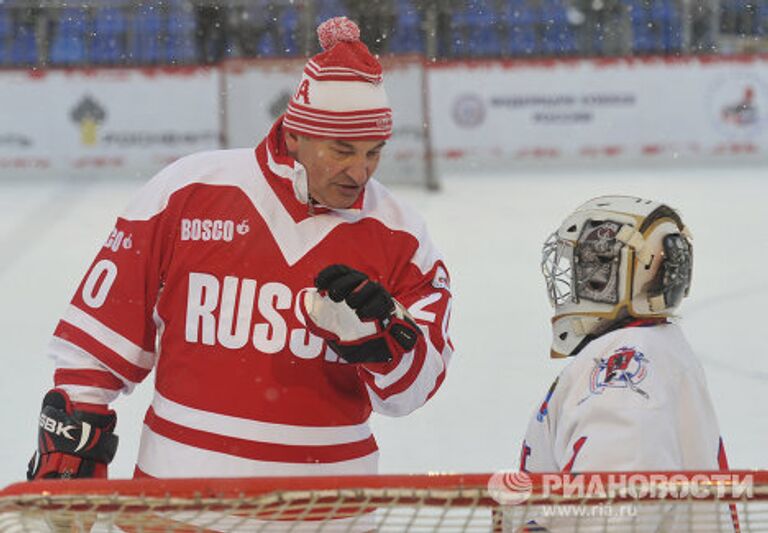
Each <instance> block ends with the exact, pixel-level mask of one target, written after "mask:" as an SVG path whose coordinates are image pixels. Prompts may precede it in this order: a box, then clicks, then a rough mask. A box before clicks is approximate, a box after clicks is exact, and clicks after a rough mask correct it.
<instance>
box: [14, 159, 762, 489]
mask: <svg viewBox="0 0 768 533" xmlns="http://www.w3.org/2000/svg"><path fill="white" fill-rule="evenodd" d="M138 187H139V183H138V182H117V183H114V182H110V181H109V180H107V179H104V180H100V181H58V182H55V183H54V182H52V181H48V182H41V183H34V182H33V183H24V182H19V181H16V182H0V305H1V306H2V307H0V339H2V342H3V358H2V361H3V365H2V371H0V417H1V418H0V427H1V428H2V432H3V433H2V440H1V441H0V442H1V444H0V453H1V454H2V461H0V485H6V484H9V483H11V482H14V481H18V480H21V479H22V478H23V476H24V471H25V468H26V463H27V460H28V459H29V456H30V454H31V452H32V449H33V447H34V444H35V436H36V428H35V421H36V418H37V415H38V412H39V406H40V401H41V399H42V397H43V394H44V393H45V391H46V390H47V389H48V388H49V387H50V386H51V383H52V371H53V368H52V363H51V361H50V360H48V359H47V358H46V357H45V356H44V355H43V354H44V350H45V346H46V344H47V342H48V339H49V337H50V334H51V332H52V331H53V329H54V327H55V324H56V321H57V320H58V317H59V315H60V314H61V313H62V312H63V310H64V309H65V307H66V305H67V304H68V302H69V299H70V296H71V294H72V292H73V291H74V290H75V288H76V286H77V284H78V283H79V281H80V278H81V276H82V275H83V273H84V272H85V269H86V268H87V266H88V265H89V264H90V262H91V260H92V258H93V256H94V255H95V253H96V252H97V250H98V248H99V246H100V245H101V244H102V243H103V242H104V239H105V238H106V237H107V235H108V233H109V231H110V229H111V228H112V223H113V219H114V217H115V216H116V215H117V214H118V212H119V211H120V210H121V209H122V208H123V206H124V205H125V204H126V202H127V201H128V199H129V198H130V196H131V195H132V193H133V192H134V191H135V190H136V189H137V188H138ZM396 194H398V195H399V196H401V197H402V198H404V199H405V200H406V201H408V202H409V203H411V204H412V205H413V206H415V207H416V208H417V209H418V210H419V211H420V212H421V213H422V214H423V216H424V217H425V218H426V219H427V222H428V224H429V227H430V229H431V233H432V236H433V239H434V240H435V241H436V242H437V243H438V245H439V246H440V248H441V249H442V250H443V252H444V254H445V256H446V259H447V263H448V266H449V268H450V270H451V274H452V278H453V289H454V293H455V302H454V306H453V309H454V311H453V322H452V336H453V340H454V343H455V346H456V350H457V351H456V355H455V356H454V359H453V362H452V364H451V367H450V369H449V373H448V378H447V379H446V382H445V384H444V385H443V388H442V390H441V391H440V392H439V393H438V394H437V396H436V397H435V398H434V399H433V400H432V401H431V402H430V403H429V404H428V405H427V406H425V407H424V408H422V409H421V410H419V411H417V412H416V413H413V414H412V415H410V416H408V417H406V418H399V419H386V418H383V417H376V418H375V419H374V421H373V425H374V430H375V433H376V436H377V439H378V441H379V445H380V447H381V470H382V472H384V473H396V472H397V473H417V472H427V471H453V472H489V471H494V470H497V469H502V468H512V467H514V466H515V465H516V461H517V456H518V450H519V445H520V441H521V439H522V436H523V433H524V431H525V427H526V424H527V421H528V418H529V416H530V414H531V412H532V410H533V409H534V408H535V407H536V406H537V405H538V403H539V402H540V401H541V399H542V398H543V395H544V393H545V392H546V389H547V387H548V386H549V384H550V382H551V381H552V379H553V378H554V376H555V375H556V374H557V373H558V371H559V370H560V369H561V368H563V365H564V364H565V363H564V362H562V361H551V360H549V359H548V357H547V354H548V349H549V334H550V333H549V314H550V310H549V306H548V303H547V300H546V296H545V291H544V288H543V280H542V279H541V276H540V273H539V259H540V249H541V244H542V242H543V240H544V239H545V237H546V236H547V235H548V234H549V232H550V231H552V230H553V229H554V228H555V227H556V226H557V224H558V223H559V222H560V220H561V219H562V218H563V217H564V216H565V215H566V214H567V213H569V212H570V211H571V210H572V209H573V208H574V207H576V206H577V205H578V204H580V203H581V202H582V201H584V200H587V199H589V198H590V197H593V196H596V195H600V194H636V195H641V196H647V197H651V198H654V199H659V200H663V201H666V202H668V203H669V204H670V205H672V206H675V207H677V208H678V209H679V210H680V211H681V212H682V214H683V218H684V220H685V221H686V222H687V223H688V225H689V226H690V228H691V229H692V231H693V233H694V249H695V262H694V283H693V288H692V294H691V297H690V298H689V299H688V300H687V301H686V302H685V303H684V304H683V306H682V308H681V314H682V315H683V319H682V321H681V323H682V326H683V329H684V330H685V332H686V333H687V336H688V338H689V340H690V342H691V344H692V345H693V347H694V349H695V350H696V351H697V352H698V353H699V354H700V356H701V358H702V360H703V363H704V367H705V370H706V372H707V377H708V380H709V384H710V389H711V393H712V396H713V398H714V402H715V407H716V409H717V413H718V415H719V417H720V424H721V430H722V434H723V436H724V438H725V442H726V447H727V450H728V453H729V457H730V460H731V466H732V467H736V468H757V467H762V468H768V458H766V454H765V446H766V444H768V410H766V409H765V406H764V404H763V403H762V402H764V401H766V397H765V393H766V391H767V390H768V387H767V385H768V354H767V353H766V352H768V346H767V344H768V343H766V342H765V340H764V338H765V333H764V332H765V329H763V328H765V327H766V325H765V318H764V316H765V315H764V312H765V310H764V309H763V308H762V307H761V305H762V304H763V303H765V301H766V299H768V279H766V274H765V272H766V266H767V265H766V259H767V258H768V233H766V228H767V227H768V211H767V210H766V205H765V204H766V199H768V168H764V167H763V168H756V167H751V168H748V167H741V168H736V167H734V168H727V167H716V168H712V167H710V168H706V169H703V168H686V169H676V170H669V169H667V170H653V171H651V170H647V169H646V170H642V169H634V170H629V169H622V170H607V169H603V170H593V171H586V170H582V171H573V172H562V171H555V170H550V171H543V172H542V171H539V172H532V171H520V170H518V171H509V172H508V173H507V174H506V175H503V174H487V173H485V174H483V173H481V172H479V171H476V172H471V173H466V174H464V175H456V176H449V177H446V178H445V179H444V190H443V191H442V192H440V193H438V194H430V193H427V192H426V191H421V190H413V189H397V190H396ZM150 380H151V378H148V380H147V382H145V383H143V384H142V385H141V386H139V387H138V388H137V390H136V391H135V392H134V393H133V394H132V395H131V396H128V397H123V398H121V399H120V400H119V401H118V402H117V403H116V404H115V408H116V409H117V411H118V417H119V418H118V420H119V422H118V433H119V435H120V448H119V450H118V455H117V458H116V459H115V462H114V463H113V466H112V469H111V473H112V476H113V477H130V476H131V474H132V471H133V464H134V460H135V456H136V450H137V447H138V442H139V433H140V428H141V421H142V418H143V415H144V411H145V409H146V407H147V405H148V403H149V401H150V398H151V392H152V390H151V389H152V386H151V383H150ZM212 393H215V392H214V391H212Z"/></svg>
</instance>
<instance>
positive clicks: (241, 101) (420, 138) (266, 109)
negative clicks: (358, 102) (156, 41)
mask: <svg viewBox="0 0 768 533" xmlns="http://www.w3.org/2000/svg"><path fill="white" fill-rule="evenodd" d="M303 68H304V60H303V59H300V60H282V59H281V60H268V59H264V60H253V61H230V62H227V63H225V64H224V66H223V70H222V72H223V75H224V80H225V81H224V86H225V88H226V93H225V94H226V98H225V109H226V110H225V116H226V119H225V136H226V139H227V145H228V146H230V147H232V148H236V147H247V146H255V145H256V144H257V143H258V142H259V141H260V140H261V138H262V137H263V136H264V135H265V134H266V132H268V131H269V129H270V127H271V126H272V124H273V123H274V122H275V120H277V118H278V117H279V116H280V115H281V114H282V113H283V112H284V111H285V109H286V106H287V105H288V100H289V99H290V98H291V96H292V95H293V94H294V92H295V91H296V88H297V86H298V82H299V80H300V79H301V73H302V69H303ZM383 68H384V86H385V87H386V90H387V96H388V98H389V104H390V107H392V120H393V129H392V137H391V138H390V139H389V140H388V141H387V146H386V148H385V149H384V151H383V152H382V158H381V163H380V166H379V169H378V170H377V172H376V177H377V179H379V180H381V181H383V182H385V183H393V182H396V183H415V184H421V183H423V180H424V179H425V178H424V175H425V170H424V156H425V153H426V144H425V139H424V131H423V115H424V112H423V107H424V106H423V95H422V85H423V65H422V63H421V61H420V60H418V59H402V60H401V59H396V60H394V59H393V60H387V61H383ZM310 98H311V95H310Z"/></svg>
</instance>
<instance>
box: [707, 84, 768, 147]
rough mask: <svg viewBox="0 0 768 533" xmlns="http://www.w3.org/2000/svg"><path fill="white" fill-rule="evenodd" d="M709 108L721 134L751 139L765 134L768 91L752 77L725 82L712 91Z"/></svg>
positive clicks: (767, 115) (767, 113)
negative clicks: (761, 133) (759, 134)
mask: <svg viewBox="0 0 768 533" xmlns="http://www.w3.org/2000/svg"><path fill="white" fill-rule="evenodd" d="M710 107H711V111H710V113H711V115H712V118H713V120H714V123H715V125H716V127H717V129H718V130H720V131H721V132H722V133H724V134H725V135H728V136H729V137H740V138H743V137H752V136H754V135H756V134H758V133H760V132H761V131H762V129H763V127H764V126H765V123H766V119H767V117H768V88H767V87H766V85H765V84H764V83H763V82H762V81H761V80H759V79H757V78H754V77H751V76H741V77H733V78H729V79H725V80H722V81H721V82H720V83H719V84H717V85H716V87H715V88H714V90H713V91H712V96H711V103H710Z"/></svg>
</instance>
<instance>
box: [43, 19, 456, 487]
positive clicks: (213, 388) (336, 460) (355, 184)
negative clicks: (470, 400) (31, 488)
mask: <svg viewBox="0 0 768 533" xmlns="http://www.w3.org/2000/svg"><path fill="white" fill-rule="evenodd" d="M318 34H319V36H320V40H321V44H322V45H323V47H324V51H323V52H321V53H320V54H318V55H316V56H315V57H313V58H312V59H310V60H309V62H308V63H307V65H306V67H305V69H304V74H303V76H302V79H301V81H300V83H299V85H298V86H297V89H296V92H295V94H294V95H293V97H292V99H291V101H290V104H289V106H288V109H287V110H286V113H285V114H284V115H283V116H282V117H280V118H279V119H278V120H277V122H276V123H275V124H274V125H273V127H272V129H271V131H270V132H269V134H268V135H267V136H266V137H265V138H264V139H263V140H262V142H261V143H260V144H259V145H258V147H256V149H255V151H254V150H253V149H236V150H221V151H212V152H205V153H198V154H194V155H191V156H188V157H184V158H182V159H179V160H178V161H176V162H175V163H173V164H171V165H170V166H168V167H167V168H165V169H163V170H162V171H161V172H159V173H158V174H157V175H156V176H155V177H154V178H153V179H152V180H151V181H150V182H148V183H147V184H146V185H145V186H144V187H143V188H142V189H141V190H140V192H139V193H138V195H137V196H136V198H135V199H134V200H133V201H132V202H131V203H130V205H129V206H128V207H127V209H126V210H125V211H124V213H123V214H122V215H121V216H120V217H119V218H118V220H117V223H116V226H115V228H114V229H113V230H112V232H111V234H110V235H109V238H108V240H107V241H106V243H105V245H104V247H103V248H102V249H101V251H100V253H99V254H98V255H97V257H96V259H95V260H94V262H93V264H92V266H91V267H90V269H89V270H88V272H87V273H86V275H85V277H84V279H83V281H82V283H81V284H80V286H79V288H78V289H77V292H76V293H75V295H74V297H73V299H72V301H71V304H70V305H69V307H68V309H67V311H66V312H65V313H64V316H63V317H62V319H61V321H60V322H59V324H58V326H57V328H56V331H55V333H54V337H53V340H52V342H51V348H50V353H51V355H52V356H53V358H54V359H55V362H56V372H55V376H54V381H55V388H54V389H52V390H51V391H50V392H49V393H48V394H47V395H46V396H45V399H44V401H43V409H42V414H41V418H40V432H39V442H38V450H37V453H36V454H35V456H34V457H33V460H32V461H31V462H30V467H29V472H28V477H29V478H30V479H41V478H65V477H73V478H76V477H106V475H107V465H108V464H109V462H110V460H111V459H112V457H113V456H114V454H115V451H116V448H117V437H116V436H115V435H114V433H113V431H114V428H115V422H116V417H115V413H114V412H113V411H111V410H110V409H109V408H108V405H109V403H111V402H112V401H113V400H114V399H115V398H116V397H117V396H118V395H119V394H120V393H121V392H126V393H127V392H130V391H131V389H132V388H133V387H134V386H135V385H136V384H138V383H139V382H140V381H142V380H143V379H144V378H145V377H146V376H147V375H148V374H149V373H150V371H151V370H152V369H155V371H156V379H155V396H154V399H153V401H152V405H151V406H150V407H149V409H148V410H147V414H146V417H145V420H144V428H143V433H142V438H141V446H140V450H139V456H138V460H137V464H136V470H135V475H136V476H144V477H161V478H166V477H246V476H274V475H289V476H290V475H344V474H374V473H376V472H377V463H378V448H377V445H376V441H375V439H374V437H373V435H372V434H371V430H370V427H369V425H368V418H369V416H370V414H371V412H372V411H376V412H378V413H382V414H385V415H390V416H402V415H405V414H408V413H410V412H411V411H413V410H414V409H416V408H418V407H420V406H421V405H422V404H424V403H425V402H426V401H427V400H428V399H429V398H430V397H431V396H432V395H433V394H434V393H435V391H436V390H437V389H438V388H439V386H440V384H441V383H442V381H443V378H444V376H445V370H446V366H447V364H448V361H449V359H450V356H451V353H452V346H451V343H450V340H449V338H448V333H447V329H448V319H449V314H450V302H451V294H450V288H449V277H448V272H447V269H446V267H445V265H444V264H443V261H442V258H441V256H440V254H439V252H438V251H437V249H436V248H435V247H434V245H433V244H432V242H431V241H430V238H429V236H428V234H427V232H426V228H425V225H424V223H423V221H422V220H421V219H420V218H419V217H418V216H417V215H416V214H415V213H413V212H412V211H411V210H409V209H407V208H406V207H405V206H403V205H402V204H400V203H399V202H398V201H397V200H396V199H395V198H394V197H393V196H392V195H391V194H390V193H389V192H388V191H387V190H386V189H385V188H384V187H383V186H382V185H381V184H379V183H378V182H376V181H375V180H371V176H372V175H373V174H374V172H375V170H376V167H377V164H378V161H379V154H380V153H381V150H382V149H383V147H384V144H385V142H386V139H387V138H388V137H389V136H390V134H391V128H392V120H391V110H390V108H389V107H388V104H387V98H386V93H385V91H384V86H383V83H382V69H381V65H380V64H379V63H378V61H377V60H376V59H375V58H374V57H373V56H372V55H371V54H370V53H369V51H368V49H367V48H366V47H365V45H364V44H363V43H362V42H360V40H359V31H358V29H357V27H356V26H355V25H354V23H352V22H351V21H349V20H347V19H345V18H339V19H331V20H330V21H327V22H326V23H324V24H323V25H321V26H320V28H318Z"/></svg>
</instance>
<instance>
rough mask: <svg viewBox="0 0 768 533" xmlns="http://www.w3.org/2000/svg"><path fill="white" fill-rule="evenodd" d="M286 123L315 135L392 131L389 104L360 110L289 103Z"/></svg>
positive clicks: (370, 134) (385, 133)
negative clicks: (318, 107) (339, 109)
mask: <svg viewBox="0 0 768 533" xmlns="http://www.w3.org/2000/svg"><path fill="white" fill-rule="evenodd" d="M284 124H285V127H286V128H288V129H290V130H291V131H294V132H296V133H304V134H307V135H311V136H314V137H340V138H371V139H387V138H389V137H390V135H392V111H391V110H390V109H389V108H383V109H377V110H371V109H364V110H359V111H344V112H335V111H325V110H323V109H311V108H304V107H302V106H297V105H296V104H294V102H290V103H289V104H288V110H287V111H286V112H285V120H284Z"/></svg>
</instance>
